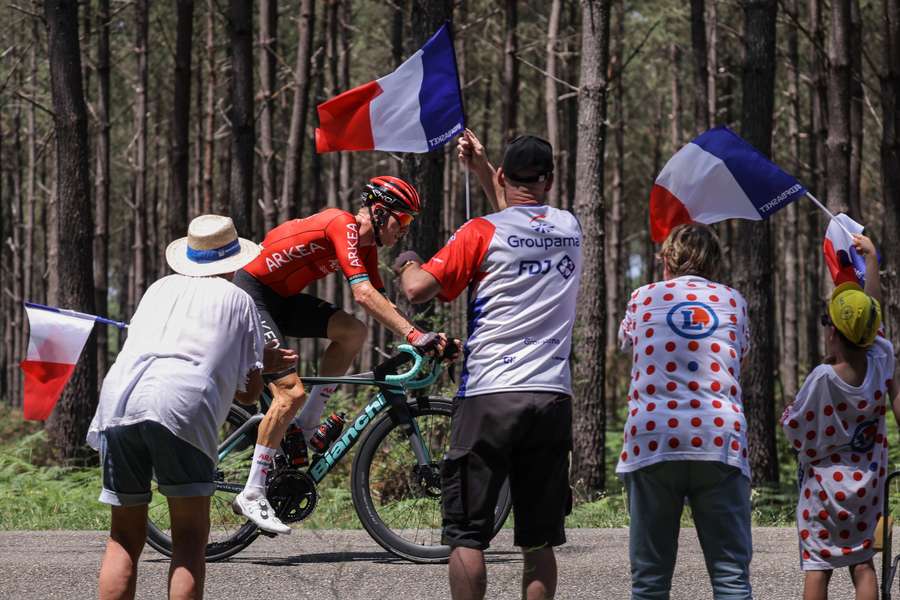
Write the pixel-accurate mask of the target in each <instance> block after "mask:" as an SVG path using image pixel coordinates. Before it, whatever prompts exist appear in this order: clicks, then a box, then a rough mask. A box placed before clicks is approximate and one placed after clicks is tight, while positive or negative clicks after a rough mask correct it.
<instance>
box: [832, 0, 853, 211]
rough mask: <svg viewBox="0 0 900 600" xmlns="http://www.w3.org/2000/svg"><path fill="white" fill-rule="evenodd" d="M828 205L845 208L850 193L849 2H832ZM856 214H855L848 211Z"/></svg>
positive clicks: (839, 209) (847, 206) (833, 208)
mask: <svg viewBox="0 0 900 600" xmlns="http://www.w3.org/2000/svg"><path fill="white" fill-rule="evenodd" d="M826 146H827V148H828V173H827V188H826V190H827V193H826V198H827V200H828V202H827V205H828V208H830V209H831V210H832V212H835V213H837V212H848V211H849V204H848V199H849V197H850V2H848V1H846V0H845V1H843V2H832V3H831V35H830V37H829V40H828V139H827V141H826ZM850 216H852V217H854V218H857V219H858V218H859V215H858V214H851V215H850Z"/></svg>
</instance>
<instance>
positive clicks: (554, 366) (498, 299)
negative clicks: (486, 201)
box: [422, 205, 581, 397]
mask: <svg viewBox="0 0 900 600" xmlns="http://www.w3.org/2000/svg"><path fill="white" fill-rule="evenodd" d="M422 268H423V269H425V270H426V271H428V272H429V273H431V274H432V275H433V276H434V277H435V279H437V281H438V283H440V285H441V292H440V295H439V297H440V298H441V299H442V300H446V301H450V300H453V299H454V298H456V297H457V296H459V295H460V294H461V293H462V292H463V291H464V290H466V288H467V287H468V288H469V337H468V339H467V340H466V344H465V348H464V357H465V362H464V363H463V369H462V374H461V375H460V386H459V392H458V393H459V395H460V396H467V397H468V396H479V395H484V394H491V393H496V392H506V391H513V390H523V391H524V390H528V391H550V392H561V393H564V394H571V393H572V383H571V373H570V369H569V354H570V351H571V347H572V326H573V324H574V322H575V306H576V299H577V296H578V286H579V281H580V278H581V226H580V225H579V224H578V220H577V219H576V218H575V216H574V215H573V214H572V213H570V212H568V211H565V210H559V209H557V208H553V207H550V206H544V205H529V206H511V207H509V208H506V209H504V210H502V211H500V212H497V213H493V214H490V215H487V216H485V217H478V218H475V219H472V220H471V221H468V222H467V223H465V224H464V225H463V226H462V227H460V228H459V230H458V231H457V232H456V233H455V234H454V235H453V237H451V238H450V241H448V242H447V245H446V246H444V247H443V248H442V249H441V250H440V251H439V252H438V253H437V254H435V255H434V257H433V258H432V259H431V260H429V261H428V262H427V263H425V264H424V265H423V267H422Z"/></svg>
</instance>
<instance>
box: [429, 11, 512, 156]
mask: <svg viewBox="0 0 900 600" xmlns="http://www.w3.org/2000/svg"><path fill="white" fill-rule="evenodd" d="M518 4H519V3H518V0H506V12H505V17H504V25H503V27H504V41H503V82H502V84H501V85H502V88H503V94H501V99H500V119H501V122H500V131H501V135H502V139H501V142H504V143H505V142H507V141H509V140H510V139H512V137H513V136H514V135H516V133H515V132H516V125H517V123H516V121H517V113H518V109H519V100H520V99H519V61H518V60H517V56H516V54H517V53H518V51H519V36H518V34H517V32H516V28H517V27H518V22H519V9H518ZM423 43H424V42H423Z"/></svg>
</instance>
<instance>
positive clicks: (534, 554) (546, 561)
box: [522, 546, 556, 600]
mask: <svg viewBox="0 0 900 600" xmlns="http://www.w3.org/2000/svg"><path fill="white" fill-rule="evenodd" d="M522 556H523V558H524V559H525V564H524V566H523V569H522V598H523V600H551V599H552V598H553V596H554V594H556V555H554V554H553V548H552V547H551V546H548V547H545V548H539V549H536V550H525V549H524V548H523V549H522Z"/></svg>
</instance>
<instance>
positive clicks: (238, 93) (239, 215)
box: [228, 0, 256, 236]
mask: <svg viewBox="0 0 900 600" xmlns="http://www.w3.org/2000/svg"><path fill="white" fill-rule="evenodd" d="M230 7H231V9H230V11H229V21H228V25H229V27H228V29H229V31H228V34H229V39H230V44H231V113H230V117H231V218H232V219H233V220H234V225H235V227H236V228H237V230H238V233H239V234H240V235H245V236H249V235H252V229H251V221H250V211H251V205H252V204H253V155H254V146H255V143H256V140H255V127H254V118H255V115H254V114H253V12H252V7H253V3H252V2H249V1H248V0H230Z"/></svg>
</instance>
